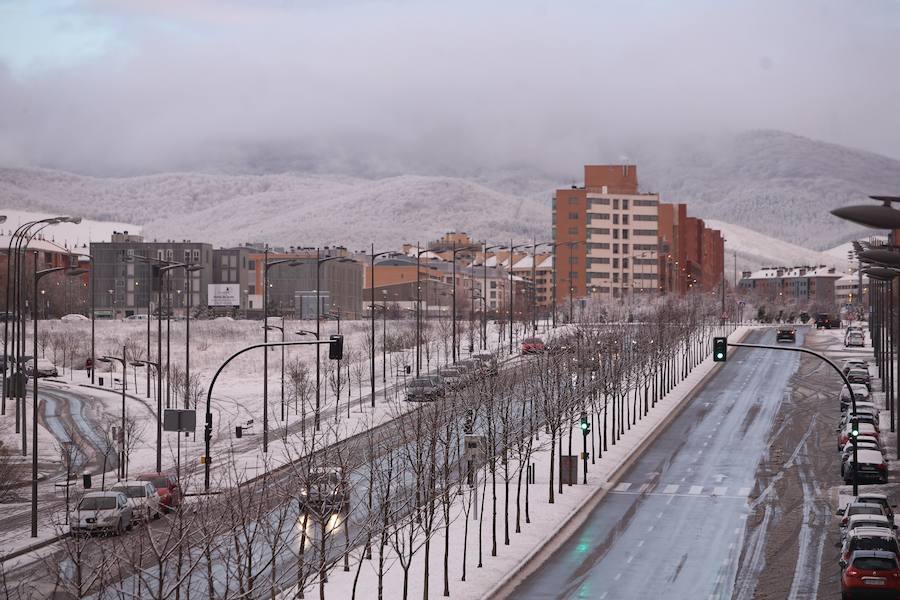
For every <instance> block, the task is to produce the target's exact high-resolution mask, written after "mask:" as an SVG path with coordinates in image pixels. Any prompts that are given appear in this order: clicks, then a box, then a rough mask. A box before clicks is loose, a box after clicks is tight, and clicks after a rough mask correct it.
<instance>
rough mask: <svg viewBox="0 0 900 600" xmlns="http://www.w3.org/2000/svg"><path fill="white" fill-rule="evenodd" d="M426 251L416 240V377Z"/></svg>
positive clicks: (420, 339)
mask: <svg viewBox="0 0 900 600" xmlns="http://www.w3.org/2000/svg"><path fill="white" fill-rule="evenodd" d="M428 251H429V250H428V249H427V248H426V249H425V250H422V249H421V248H419V243H418V242H416V377H418V376H419V373H420V371H421V365H422V333H421V331H422V277H421V275H422V269H421V266H420V264H421V262H420V261H421V257H422V254H424V253H426V252H428Z"/></svg>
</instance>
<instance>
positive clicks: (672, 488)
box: [663, 483, 678, 494]
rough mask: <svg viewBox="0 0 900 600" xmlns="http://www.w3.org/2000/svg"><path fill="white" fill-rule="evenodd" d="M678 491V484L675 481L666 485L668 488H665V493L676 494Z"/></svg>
mask: <svg viewBox="0 0 900 600" xmlns="http://www.w3.org/2000/svg"><path fill="white" fill-rule="evenodd" d="M677 491H678V486H677V485H675V484H674V483H673V484H671V485H667V486H666V488H665V489H664V490H663V494H674V493H675V492H677Z"/></svg>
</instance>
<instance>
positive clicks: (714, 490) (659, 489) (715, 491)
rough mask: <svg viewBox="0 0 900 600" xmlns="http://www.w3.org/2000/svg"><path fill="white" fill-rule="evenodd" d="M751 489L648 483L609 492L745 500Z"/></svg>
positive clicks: (621, 484)
mask: <svg viewBox="0 0 900 600" xmlns="http://www.w3.org/2000/svg"><path fill="white" fill-rule="evenodd" d="M752 489H753V488H751V487H746V486H743V487H739V488H733V487H732V488H729V487H728V486H724V485H719V486H702V485H686V484H677V483H670V484H660V485H656V486H654V485H652V484H650V483H642V484H634V483H631V482H628V481H626V482H621V483H619V484H617V485H616V487H614V488H613V489H612V490H611V491H612V492H618V493H624V494H647V493H649V494H662V495H668V496H675V495H679V496H712V497H715V496H722V497H728V498H747V497H748V496H750V492H751V490H752Z"/></svg>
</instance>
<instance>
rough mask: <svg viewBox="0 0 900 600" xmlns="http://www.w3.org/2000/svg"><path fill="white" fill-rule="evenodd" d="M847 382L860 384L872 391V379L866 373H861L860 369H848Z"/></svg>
mask: <svg viewBox="0 0 900 600" xmlns="http://www.w3.org/2000/svg"><path fill="white" fill-rule="evenodd" d="M847 380H848V381H849V382H850V383H861V384H863V385H864V386H866V388H867V389H868V390H869V391H870V392H871V391H872V379H871V378H870V377H869V372H868V371H863V370H862V369H850V370H849V371H847Z"/></svg>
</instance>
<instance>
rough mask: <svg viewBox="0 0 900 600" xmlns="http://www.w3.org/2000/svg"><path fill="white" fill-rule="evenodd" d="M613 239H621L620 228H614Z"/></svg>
mask: <svg viewBox="0 0 900 600" xmlns="http://www.w3.org/2000/svg"><path fill="white" fill-rule="evenodd" d="M613 239H614V240H617V239H619V230H618V229H613Z"/></svg>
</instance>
